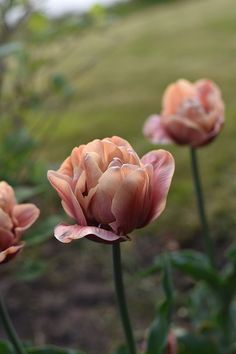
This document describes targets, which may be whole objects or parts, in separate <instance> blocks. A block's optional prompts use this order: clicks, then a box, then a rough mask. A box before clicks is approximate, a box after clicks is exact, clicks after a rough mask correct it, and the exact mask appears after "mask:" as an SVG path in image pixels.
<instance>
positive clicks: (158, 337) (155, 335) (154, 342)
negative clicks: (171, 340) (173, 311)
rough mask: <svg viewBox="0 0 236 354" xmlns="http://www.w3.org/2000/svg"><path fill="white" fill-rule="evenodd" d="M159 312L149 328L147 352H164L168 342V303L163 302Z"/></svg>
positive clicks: (156, 353)
mask: <svg viewBox="0 0 236 354" xmlns="http://www.w3.org/2000/svg"><path fill="white" fill-rule="evenodd" d="M158 312H159V313H158V317H157V318H156V319H155V320H154V321H153V323H152V324H151V327H150V329H149V335H148V343H147V352H146V354H163V352H164V349H165V346H166V343H167V337H168V332H169V326H170V323H169V320H168V317H169V316H168V308H167V306H166V304H163V305H162V308H161V309H159V311H158Z"/></svg>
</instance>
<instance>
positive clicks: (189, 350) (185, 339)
mask: <svg viewBox="0 0 236 354" xmlns="http://www.w3.org/2000/svg"><path fill="white" fill-rule="evenodd" d="M178 347H179V349H178V353H179V354H199V353H201V354H219V353H220V351H219V349H218V348H217V346H216V345H215V344H214V343H212V342H211V341H209V340H208V339H207V338H206V337H203V336H201V335H200V334H198V335H197V336H194V335H192V334H186V335H184V336H181V337H179V338H178Z"/></svg>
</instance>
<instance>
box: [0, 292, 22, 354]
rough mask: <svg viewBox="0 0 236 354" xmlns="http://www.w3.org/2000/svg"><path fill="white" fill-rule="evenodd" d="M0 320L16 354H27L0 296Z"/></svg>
mask: <svg viewBox="0 0 236 354" xmlns="http://www.w3.org/2000/svg"><path fill="white" fill-rule="evenodd" d="M0 320H1V322H2V324H3V327H4V328H5V331H6V334H7V335H8V337H9V340H10V341H11V343H12V345H13V348H14V351H15V353H16V354H27V353H26V351H25V349H24V347H23V345H22V343H21V341H20V339H19V337H18V335H17V333H16V331H15V329H14V327H13V324H12V322H11V319H10V317H9V314H8V311H7V308H6V305H5V303H4V301H3V298H2V296H1V295H0Z"/></svg>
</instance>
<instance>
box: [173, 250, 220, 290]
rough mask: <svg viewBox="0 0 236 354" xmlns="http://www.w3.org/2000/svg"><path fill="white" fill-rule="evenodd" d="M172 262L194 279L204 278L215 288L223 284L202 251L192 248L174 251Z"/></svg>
mask: <svg viewBox="0 0 236 354" xmlns="http://www.w3.org/2000/svg"><path fill="white" fill-rule="evenodd" d="M171 264H172V266H173V267H175V268H177V269H179V270H181V271H182V272H183V273H185V274H187V275H189V276H190V277H191V278H192V279H194V280H197V281H199V280H203V281H205V282H206V283H207V284H208V285H209V286H211V287H213V288H219V287H220V286H221V279H220V277H219V275H218V273H217V272H216V271H215V270H214V269H213V268H212V266H211V264H210V263H209V261H208V259H207V258H206V257H205V256H204V255H203V254H202V253H200V252H196V251H190V250H189V251H182V252H173V253H172V254H171Z"/></svg>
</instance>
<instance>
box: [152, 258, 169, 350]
mask: <svg viewBox="0 0 236 354" xmlns="http://www.w3.org/2000/svg"><path fill="white" fill-rule="evenodd" d="M162 262H163V263H162V268H163V275H162V286H163V291H164V293H165V300H164V301H163V303H162V304H161V305H160V307H159V309H158V313H157V317H156V319H155V320H154V321H153V323H152V324H151V327H150V329H149V335H148V341H147V353H146V354H163V352H164V350H165V347H166V343H167V338H168V333H169V329H170V324H171V312H172V302H173V287H172V276H171V265H170V262H169V258H168V255H166V254H165V255H163V257H162Z"/></svg>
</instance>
